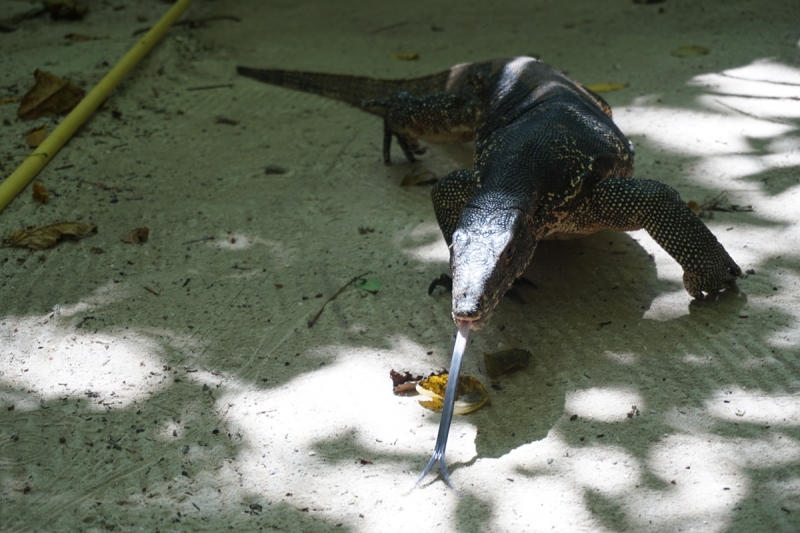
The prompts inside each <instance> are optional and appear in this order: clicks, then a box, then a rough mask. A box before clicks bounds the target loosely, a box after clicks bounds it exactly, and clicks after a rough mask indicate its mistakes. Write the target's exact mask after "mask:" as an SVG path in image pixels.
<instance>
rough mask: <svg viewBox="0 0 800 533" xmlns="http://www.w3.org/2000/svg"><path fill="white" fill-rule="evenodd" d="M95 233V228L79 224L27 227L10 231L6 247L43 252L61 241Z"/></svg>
mask: <svg viewBox="0 0 800 533" xmlns="http://www.w3.org/2000/svg"><path fill="white" fill-rule="evenodd" d="M95 231H97V226H90V225H89V224H83V223H81V222H58V223H56V224H50V225H49V226H28V227H27V228H25V229H17V230H14V231H12V232H11V233H9V234H8V237H6V239H5V241H6V246H9V247H15V248H30V249H31V250H45V249H47V248H52V247H53V246H55V245H56V244H57V243H58V242H59V241H61V240H62V239H80V238H83V237H85V236H86V235H88V234H89V233H92V232H95Z"/></svg>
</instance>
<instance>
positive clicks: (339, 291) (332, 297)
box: [308, 270, 372, 327]
mask: <svg viewBox="0 0 800 533" xmlns="http://www.w3.org/2000/svg"><path fill="white" fill-rule="evenodd" d="M371 272H372V271H371V270H368V271H367V272H364V273H363V274H359V275H358V276H356V277H354V278H353V279H351V280H350V281H348V282H347V283H345V284H344V285H342V286H341V287H339V290H338V291H336V292H334V293H333V294H332V295H330V296H329V297H328V299H327V300H325V301H324V302H323V304H322V307H320V308H319V311H317V314H315V315H314V316H313V317H311V320H309V321H308V327H312V326H313V325H314V324H316V322H317V319H318V318H319V316H320V315H321V314H322V312H323V311H324V310H325V306H326V305H328V304H329V303H330V302H332V301H333V300H335V299H336V297H337V296H339V294H340V293H341V292H342V291H343V290H345V289H346V288H347V287H349V286H350V284H351V283H353V282H354V281H355V280H357V279H359V278H363V277H364V276H366V275H367V274H370V273H371Z"/></svg>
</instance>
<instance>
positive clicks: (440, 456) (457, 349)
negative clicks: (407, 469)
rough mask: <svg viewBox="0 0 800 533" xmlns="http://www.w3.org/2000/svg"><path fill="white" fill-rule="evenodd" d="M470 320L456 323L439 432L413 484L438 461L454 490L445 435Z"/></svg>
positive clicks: (448, 426)
mask: <svg viewBox="0 0 800 533" xmlns="http://www.w3.org/2000/svg"><path fill="white" fill-rule="evenodd" d="M469 328H470V321H468V320H462V321H460V322H459V324H458V335H456V344H455V346H454V347H453V358H452V360H451V361H450V373H449V374H448V376H447V388H446V389H445V391H444V405H443V406H442V419H441V421H440V422H439V434H438V435H437V436H436V445H435V446H434V448H433V455H432V456H431V460H430V461H428V464H427V466H426V467H425V470H423V471H422V475H420V476H419V479H418V480H417V482H416V483H415V484H414V486H417V485H419V482H420V481H422V479H423V478H424V477H425V476H426V475H428V472H430V471H431V468H433V465H434V464H436V463H437V462H438V463H439V471H441V473H442V479H444V482H445V483H447V486H448V487H450V488H451V489H453V490H455V488H454V487H453V484H452V483H450V474H449V473H448V472H447V465H445V462H444V451H445V448H446V447H447V435H448V434H449V433H450V422H451V421H452V420H453V406H454V405H455V403H456V389H457V388H458V377H459V375H460V373H461V359H462V358H463V357H464V350H465V349H466V348H467V336H468V335H469Z"/></svg>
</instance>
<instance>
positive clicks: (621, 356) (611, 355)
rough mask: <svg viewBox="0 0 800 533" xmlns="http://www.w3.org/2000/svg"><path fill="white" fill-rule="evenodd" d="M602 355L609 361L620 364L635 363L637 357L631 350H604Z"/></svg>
mask: <svg viewBox="0 0 800 533" xmlns="http://www.w3.org/2000/svg"><path fill="white" fill-rule="evenodd" d="M603 355H604V356H605V357H606V359H608V360H609V361H613V362H615V363H617V364H620V365H626V366H627V365H635V364H636V362H637V360H638V359H639V357H638V356H637V355H636V354H635V353H633V352H612V351H610V350H606V351H605V352H603Z"/></svg>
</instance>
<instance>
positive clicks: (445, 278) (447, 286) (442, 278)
mask: <svg viewBox="0 0 800 533" xmlns="http://www.w3.org/2000/svg"><path fill="white" fill-rule="evenodd" d="M436 287H444V290H446V291H450V292H452V290H453V278H451V277H450V276H449V275H448V274H440V275H439V276H438V277H437V278H436V279H435V280H433V281H432V282H431V284H430V286H428V296H433V291H435V290H436Z"/></svg>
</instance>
